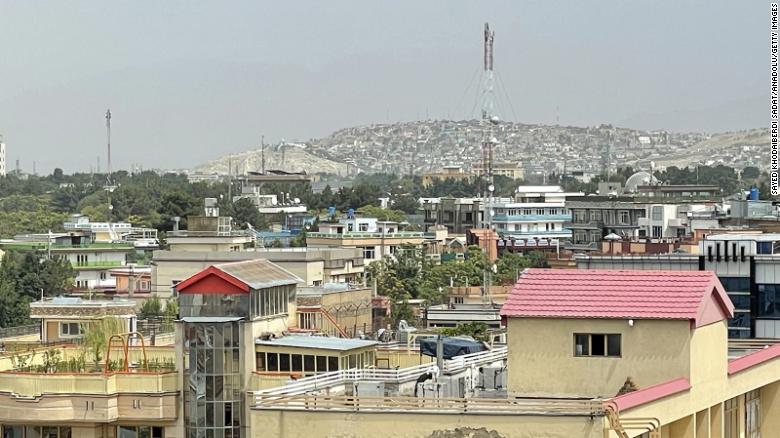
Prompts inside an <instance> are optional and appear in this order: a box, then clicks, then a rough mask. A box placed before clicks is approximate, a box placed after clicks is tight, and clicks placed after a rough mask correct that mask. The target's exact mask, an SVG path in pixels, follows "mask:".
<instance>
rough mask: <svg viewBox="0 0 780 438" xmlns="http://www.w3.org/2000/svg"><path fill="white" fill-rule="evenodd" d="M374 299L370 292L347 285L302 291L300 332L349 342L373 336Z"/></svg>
mask: <svg viewBox="0 0 780 438" xmlns="http://www.w3.org/2000/svg"><path fill="white" fill-rule="evenodd" d="M372 298H373V291H372V290H371V289H370V288H367V287H362V286H351V285H349V284H346V283H325V284H323V285H321V286H315V287H300V288H298V293H297V303H298V329H299V330H306V331H313V332H320V333H325V334H328V335H330V336H343V337H347V338H353V337H359V336H360V333H363V334H364V335H365V334H367V333H373V332H375V331H376V329H377V328H378V327H374V326H373V323H372V308H373V306H372V303H371V300H372Z"/></svg>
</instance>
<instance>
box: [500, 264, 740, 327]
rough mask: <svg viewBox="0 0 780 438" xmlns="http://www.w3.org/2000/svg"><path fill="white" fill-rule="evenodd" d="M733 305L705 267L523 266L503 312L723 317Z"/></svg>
mask: <svg viewBox="0 0 780 438" xmlns="http://www.w3.org/2000/svg"><path fill="white" fill-rule="evenodd" d="M733 312H734V306H733V305H732V304H731V300H729V298H728V295H726V292H725V291H724V289H723V286H722V285H721V284H720V281H719V280H718V278H717V277H716V276H715V274H714V273H712V272H708V271H638V270H637V271H628V270H625V271H624V270H595V269H594V270H590V269H589V270H584V269H527V270H526V271H525V272H523V275H521V276H520V279H519V280H518V281H517V284H515V286H514V288H513V289H512V291H511V292H510V294H509V296H508V297H507V300H506V302H505V303H504V306H503V307H502V308H501V315H502V316H509V317H551V318H556V317H558V318H632V319H683V320H686V319H687V320H692V321H695V322H696V325H697V326H700V325H706V324H709V323H712V322H715V321H722V320H723V319H725V318H729V317H731V316H732V315H733Z"/></svg>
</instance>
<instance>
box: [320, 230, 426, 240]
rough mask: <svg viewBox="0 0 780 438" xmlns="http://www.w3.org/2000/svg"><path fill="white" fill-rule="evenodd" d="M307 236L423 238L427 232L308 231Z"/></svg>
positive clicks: (328, 237)
mask: <svg viewBox="0 0 780 438" xmlns="http://www.w3.org/2000/svg"><path fill="white" fill-rule="evenodd" d="M306 237H307V238H312V239H317V238H324V239H398V238H413V237H418V238H423V237H425V233H422V232H417V231H398V232H395V233H377V232H368V231H365V232H361V231H357V232H348V233H320V232H314V233H307V234H306Z"/></svg>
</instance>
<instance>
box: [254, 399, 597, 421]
mask: <svg viewBox="0 0 780 438" xmlns="http://www.w3.org/2000/svg"><path fill="white" fill-rule="evenodd" d="M254 408H255V409H290V410H320V411H336V412H339V411H341V412H419V413H436V414H458V415H463V414H478V415H545V416H549V415H560V416H577V415H579V416H590V417H594V416H601V415H604V407H603V402H602V401H601V400H598V399H592V400H578V399H538V398H528V399H516V398H495V399H493V398H481V397H471V398H422V397H409V396H401V397H391V396H387V397H383V396H379V397H376V396H372V397H367V396H346V395H335V396H334V395H314V394H298V395H286V396H281V397H279V396H258V403H257V404H256V405H255V406H254Z"/></svg>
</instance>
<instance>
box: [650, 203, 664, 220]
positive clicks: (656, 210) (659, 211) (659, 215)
mask: <svg viewBox="0 0 780 438" xmlns="http://www.w3.org/2000/svg"><path fill="white" fill-rule="evenodd" d="M652 214H653V220H654V221H660V220H663V218H664V208H663V207H661V206H660V205H654V206H653V213H652Z"/></svg>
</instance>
